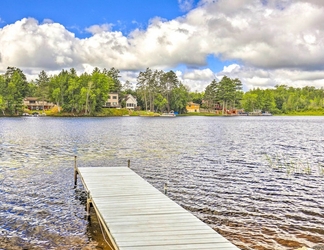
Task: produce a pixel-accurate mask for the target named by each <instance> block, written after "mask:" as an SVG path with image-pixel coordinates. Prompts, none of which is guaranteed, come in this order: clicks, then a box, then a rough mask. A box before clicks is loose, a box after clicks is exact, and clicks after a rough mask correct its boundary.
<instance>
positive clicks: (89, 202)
mask: <svg viewBox="0 0 324 250" xmlns="http://www.w3.org/2000/svg"><path fill="white" fill-rule="evenodd" d="M90 205H91V197H90V191H88V193H87V219H88V220H90Z"/></svg>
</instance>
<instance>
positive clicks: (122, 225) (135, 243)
mask: <svg viewBox="0 0 324 250" xmlns="http://www.w3.org/2000/svg"><path fill="white" fill-rule="evenodd" d="M75 169H76V172H75V182H76V181H77V174H79V175H80V179H81V181H82V183H83V185H84V187H85V189H86V191H87V192H88V194H89V195H88V202H87V208H88V212H89V209H90V203H91V204H92V206H93V208H94V209H95V211H96V213H97V216H98V219H99V221H100V222H101V223H102V225H103V228H104V230H105V231H106V233H107V235H108V237H109V240H110V242H111V244H112V245H113V247H114V248H115V249H116V250H162V249H163V250H170V249H172V250H173V249H174V250H176V249H186V250H191V249H197V250H198V249H199V250H203V249H209V250H212V249H224V250H230V249H233V250H234V249H239V248H237V247H236V246H234V245H233V244H232V243H230V242H229V241H228V240H226V239H225V238H224V237H223V236H221V235H220V234H218V233H217V232H215V231H214V230H213V229H212V228H211V227H209V226H208V225H206V224H205V223H203V222H202V221H200V220H199V219H198V218H197V217H195V216H194V215H193V214H191V213H190V212H188V211H187V210H185V209H184V208H182V207H181V206H179V205H178V204H176V203H175V202H174V201H172V200H171V199H170V198H168V197H167V196H166V195H165V194H163V193H161V192H160V191H158V190H157V189H155V188H154V187H153V186H152V185H151V184H149V183H148V182H147V181H145V180H144V179H143V178H141V177H140V176H139V175H137V174H136V173H135V172H134V171H132V170H131V169H130V168H127V167H82V168H77V167H76V168H75Z"/></svg>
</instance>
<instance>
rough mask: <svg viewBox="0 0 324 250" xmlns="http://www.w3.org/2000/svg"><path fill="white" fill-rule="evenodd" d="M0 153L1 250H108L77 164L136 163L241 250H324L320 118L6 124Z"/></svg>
mask: <svg viewBox="0 0 324 250" xmlns="http://www.w3.org/2000/svg"><path fill="white" fill-rule="evenodd" d="M0 141H1V148H0V155H1V159H0V195H1V201H0V208H1V209H0V249H107V247H106V246H105V245H104V242H103V238H102V236H101V233H100V228H99V227H98V224H97V223H96V218H95V215H94V214H93V215H92V216H91V223H89V222H88V221H87V220H86V211H85V194H84V192H83V187H82V185H81V184H80V181H79V184H78V186H77V187H76V188H74V179H73V171H74V169H73V168H74V156H75V155H76V156H77V163H78V166H79V167H82V166H87V167H92V166H93V167H96V166H124V167H126V166H127V161H128V159H129V160H130V161H131V168H132V169H133V170H134V171H135V172H136V173H138V174H139V175H140V176H142V177H143V178H144V179H145V180H147V181H148V182H149V183H151V184H152V185H153V186H154V187H156V188H157V189H159V190H160V191H161V192H162V191H163V186H164V183H167V185H168V196H169V197H170V198H171V199H172V200H174V201H175V202H177V203H178V204H180V205H181V206H182V207H184V208H185V209H187V210H188V211H190V212H191V213H193V214H194V215H196V216H197V217H198V218H200V219H201V220H202V221H204V222H205V223H207V224H208V225H210V226H211V227H212V228H213V229H214V230H216V231H217V232H218V233H220V234H222V235H223V236H224V237H226V238H227V239H228V240H229V241H231V242H232V243H234V244H235V245H237V246H238V247H239V248H241V249H296V248H298V247H302V246H308V247H313V246H315V245H319V244H324V154H323V152H324V117H176V118H162V117H113V118H51V117H21V118H0ZM112 185H113V183H112Z"/></svg>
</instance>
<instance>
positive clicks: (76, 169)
mask: <svg viewBox="0 0 324 250" xmlns="http://www.w3.org/2000/svg"><path fill="white" fill-rule="evenodd" d="M77 182H78V168H77V156H76V155H75V156H74V187H76V186H77V184H78V183H77Z"/></svg>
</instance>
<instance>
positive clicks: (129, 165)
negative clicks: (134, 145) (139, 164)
mask: <svg viewBox="0 0 324 250" xmlns="http://www.w3.org/2000/svg"><path fill="white" fill-rule="evenodd" d="M128 167H129V168H130V160H128Z"/></svg>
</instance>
